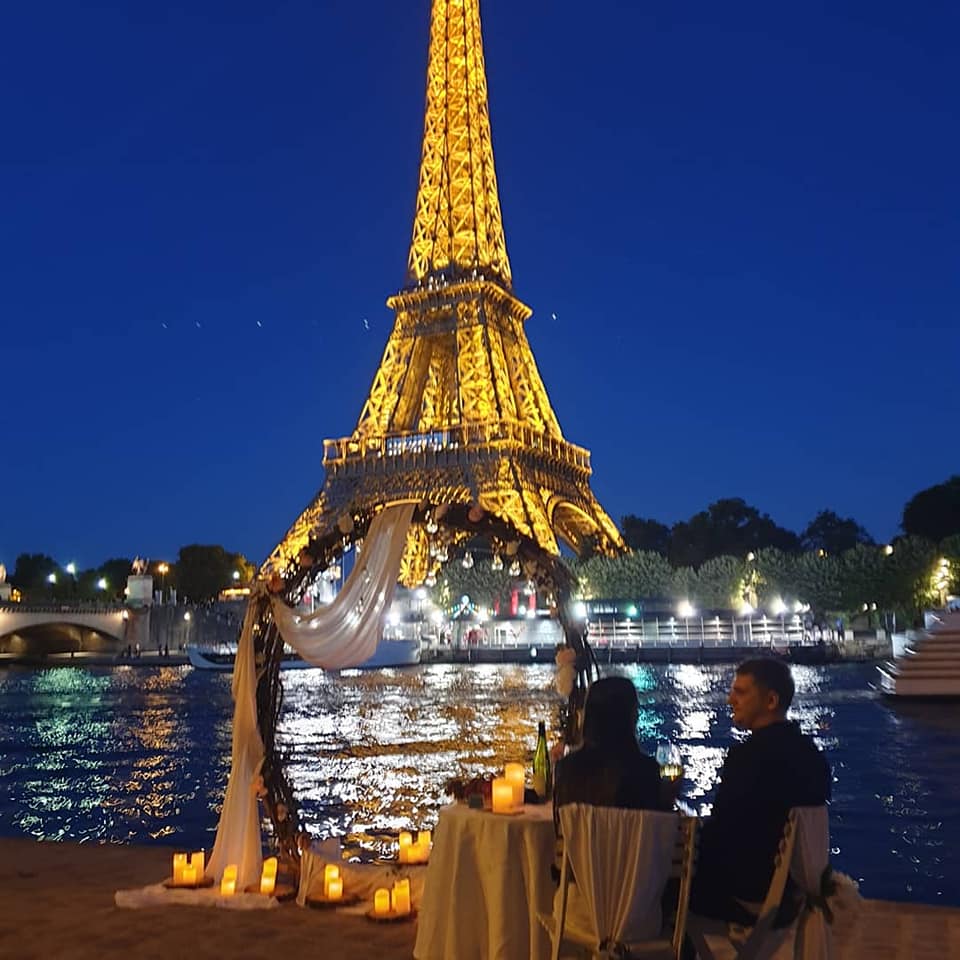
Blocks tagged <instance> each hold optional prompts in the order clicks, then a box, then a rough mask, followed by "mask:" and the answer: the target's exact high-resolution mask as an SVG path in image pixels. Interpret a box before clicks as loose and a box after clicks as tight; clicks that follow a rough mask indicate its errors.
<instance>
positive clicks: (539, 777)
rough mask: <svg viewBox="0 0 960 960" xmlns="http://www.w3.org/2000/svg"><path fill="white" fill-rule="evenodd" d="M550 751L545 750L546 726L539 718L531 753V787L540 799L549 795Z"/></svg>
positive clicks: (542, 799)
mask: <svg viewBox="0 0 960 960" xmlns="http://www.w3.org/2000/svg"><path fill="white" fill-rule="evenodd" d="M550 787H551V782H550V751H549V750H547V728H546V725H545V724H544V722H543V721H542V720H541V721H540V725H539V727H538V729H537V749H536V750H535V751H534V754H533V789H534V792H535V793H536V795H537V796H538V797H539V798H540V800H541V801H545V800H546V799H547V798H548V797H549V796H550Z"/></svg>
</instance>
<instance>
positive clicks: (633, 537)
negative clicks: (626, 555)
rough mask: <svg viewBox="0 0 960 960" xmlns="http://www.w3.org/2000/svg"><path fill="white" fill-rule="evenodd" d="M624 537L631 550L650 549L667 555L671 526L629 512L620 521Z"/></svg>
mask: <svg viewBox="0 0 960 960" xmlns="http://www.w3.org/2000/svg"><path fill="white" fill-rule="evenodd" d="M620 526H621V527H622V528H623V539H624V540H625V541H626V544H627V546H628V547H629V548H630V549H631V550H650V551H653V552H654V553H659V554H661V555H662V556H664V557H665V556H666V555H667V554H668V553H669V551H670V528H669V527H668V526H667V525H666V524H665V523H660V521H659V520H647V519H646V518H644V517H635V516H634V515H633V514H632V513H628V514H627V515H626V516H625V517H623V518H622V519H621V521H620Z"/></svg>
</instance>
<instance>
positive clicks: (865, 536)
mask: <svg viewBox="0 0 960 960" xmlns="http://www.w3.org/2000/svg"><path fill="white" fill-rule="evenodd" d="M800 542H801V544H802V545H803V549H804V550H813V551H817V550H826V552H827V553H843V552H844V550H852V549H853V548H854V547H856V546H857V545H858V544H872V543H873V542H874V541H873V538H872V537H871V536H870V534H869V533H867V531H866V530H865V529H864V528H863V527H861V526H860V524H859V523H857V522H856V520H852V519H850V518H849V517H846V518H844V517H839V516H837V514H835V513H834V512H833V511H832V510H821V511H820V512H819V513H818V514H817V515H816V516H815V517H814V518H813V519H812V520H811V521H810V522H809V523H808V524H807V528H806V530H804V531H803V533H802V534H801V535H800Z"/></svg>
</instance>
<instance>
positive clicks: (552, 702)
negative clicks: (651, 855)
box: [0, 664, 960, 903]
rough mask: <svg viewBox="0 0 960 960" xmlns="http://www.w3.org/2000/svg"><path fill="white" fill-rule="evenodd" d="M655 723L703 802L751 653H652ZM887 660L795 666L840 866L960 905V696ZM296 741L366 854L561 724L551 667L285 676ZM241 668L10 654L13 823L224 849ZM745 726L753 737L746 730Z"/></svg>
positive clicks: (3, 730)
mask: <svg viewBox="0 0 960 960" xmlns="http://www.w3.org/2000/svg"><path fill="white" fill-rule="evenodd" d="M612 672H619V673H622V674H624V675H626V676H628V677H630V678H631V679H632V681H633V682H634V684H635V685H636V687H637V690H638V694H639V697H640V703H641V710H640V720H639V725H638V733H639V736H640V738H641V740H642V742H643V744H644V746H645V748H646V749H647V750H648V751H650V752H651V753H652V752H653V751H654V750H655V748H656V745H657V743H658V742H659V741H661V740H670V741H672V742H674V743H676V744H677V745H678V746H679V747H680V749H681V752H682V755H683V760H684V764H685V767H686V775H687V780H686V782H685V784H684V796H685V798H686V799H687V801H688V802H689V803H690V805H691V806H693V807H694V808H696V809H698V810H699V811H701V812H706V811H708V810H709V803H710V798H711V792H712V789H713V786H714V784H715V780H716V774H717V770H718V768H719V766H720V764H721V763H722V761H723V755H724V750H725V749H726V747H727V746H728V745H729V743H730V741H731V730H730V723H729V719H728V712H727V708H726V703H725V701H726V691H727V688H728V686H729V683H730V678H731V675H732V668H730V667H699V666H691V665H682V666H681V665H676V666H662V667H661V666H651V665H646V664H635V665H630V666H626V667H622V668H619V669H617V670H614V671H612ZM872 674H873V669H872V668H871V667H869V666H849V665H848V666H841V667H808V666H800V667H795V668H794V676H795V679H796V683H797V699H796V701H795V704H794V710H793V716H794V718H795V719H797V720H799V721H800V723H801V725H802V727H803V729H804V730H805V731H806V732H808V733H810V734H812V735H813V736H814V737H816V739H817V741H818V743H819V744H820V745H821V747H822V748H823V749H824V750H825V751H826V752H827V754H828V756H829V759H830V762H831V764H832V765H833V770H834V777H835V783H834V804H833V809H832V811H831V821H832V830H833V836H832V843H833V848H834V855H833V859H834V865H835V866H836V867H837V868H838V869H841V870H843V871H845V872H847V873H850V874H851V875H852V876H854V877H856V878H858V879H861V881H862V888H863V891H864V893H865V894H866V895H868V896H875V897H887V898H891V899H907V900H921V901H930V902H951V903H960V895H958V894H957V893H956V892H955V891H954V890H953V884H950V885H949V886H948V885H947V884H946V882H945V878H946V877H949V876H954V877H956V876H957V875H960V844H958V842H957V841H958V840H960V828H958V825H957V818H956V814H955V811H956V809H957V805H958V802H960V739H958V736H957V734H958V733H960V710H958V709H957V708H956V707H953V706H949V705H944V706H937V705H932V706H931V705H920V706H908V705H905V706H900V705H898V706H896V707H891V706H890V705H888V704H887V703H885V702H883V701H881V700H879V699H878V698H877V697H876V695H875V694H874V692H873V691H872V690H871V689H870V687H869V682H870V681H871V680H872ZM284 691H285V695H284V696H285V702H284V712H283V721H282V726H281V741H282V743H283V746H284V748H285V749H286V750H287V752H288V754H289V757H290V763H289V769H290V773H291V777H292V779H293V782H294V785H295V789H296V792H297V796H298V798H299V800H300V802H301V804H302V807H303V813H304V819H305V822H306V824H307V826H308V827H309V828H310V829H311V831H313V832H314V833H316V834H318V835H320V834H324V835H326V834H337V835H341V836H344V838H345V841H346V843H347V845H348V846H349V847H351V848H352V849H354V850H356V851H357V852H360V853H361V854H362V855H364V856H370V855H373V854H375V853H384V852H386V851H387V850H388V849H389V846H390V839H391V837H393V836H395V835H396V831H397V830H399V829H401V828H406V827H422V826H427V825H430V824H431V823H432V822H433V821H434V820H435V819H436V811H437V809H438V807H439V806H440V805H441V804H442V803H444V802H446V798H445V796H444V794H443V785H444V782H445V781H446V780H447V779H448V778H449V777H452V776H474V775H477V774H480V773H484V772H489V771H492V770H495V769H496V768H499V767H501V766H502V765H503V763H504V762H506V761H508V760H513V759H529V757H530V755H531V753H532V750H533V746H534V741H535V738H536V727H537V721H538V720H541V719H545V720H547V721H548V724H549V725H550V726H554V725H555V722H556V713H557V707H558V700H557V697H556V694H555V693H554V691H553V669H552V667H549V666H540V665H532V666H510V665H497V666H479V665H474V666H450V665H446V666H444V665H433V666H429V667H420V668H414V669H407V670H403V671H399V670H381V671H372V672H362V671H343V672H342V673H340V674H339V675H337V674H325V673H323V672H321V671H315V670H310V671H291V672H289V673H287V674H284ZM231 712H232V701H231V698H230V677H229V676H228V675H224V674H217V673H198V672H195V671H192V670H190V669H189V668H142V669H139V668H138V669H133V668H130V667H116V668H109V669H108V668H103V669H90V670H82V669H71V668H63V669H51V670H45V671H30V670H19V669H8V670H3V671H0V743H2V747H0V782H2V784H3V786H4V789H3V791H2V792H0V833H3V834H4V835H8V836H14V835H22V834H30V835H34V836H37V837H45V838H49V839H66V838H71V839H78V840H88V839H90V840H98V841H112V842H152V841H159V842H164V843H175V844H179V845H183V846H187V847H192V846H200V845H206V846H208V847H209V846H210V844H211V843H212V839H213V831H214V830H215V828H216V822H217V816H218V812H219V805H220V802H221V800H222V797H223V790H224V787H225V784H226V777H227V773H228V771H229V763H230V715H231ZM732 735H733V736H740V734H737V733H733V734H732Z"/></svg>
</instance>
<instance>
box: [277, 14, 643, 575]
mask: <svg viewBox="0 0 960 960" xmlns="http://www.w3.org/2000/svg"><path fill="white" fill-rule="evenodd" d="M387 305H388V306H389V307H390V308H391V309H392V310H393V311H394V312H395V313H396V320H395V322H394V326H393V331H392V333H391V334H390V338H389V340H388V341H387V345H386V349H385V350H384V353H383V359H382V360H381V362H380V367H379V369H378V370H377V373H376V376H375V377H374V379H373V385H372V386H371V388H370V393H369V396H368V398H367V401H366V403H365V404H364V406H363V409H362V411H361V413H360V419H359V420H358V422H357V426H356V429H355V430H354V431H353V433H352V434H351V435H350V436H349V437H346V438H343V439H339V440H327V441H325V442H324V458H323V466H324V470H325V474H326V478H325V484H324V487H323V489H322V490H321V491H320V492H319V493H318V494H317V496H316V497H315V498H314V500H313V501H312V502H311V503H310V505H309V506H308V507H307V509H306V510H304V512H303V513H302V514H301V515H300V517H299V518H298V519H297V521H296V522H295V523H294V524H293V526H292V527H291V528H290V530H289V531H288V533H287V535H286V536H285V538H284V539H283V541H282V542H281V543H280V544H279V545H278V546H277V547H276V549H275V550H274V551H273V553H272V554H271V556H270V558H269V559H268V560H267V562H266V564H265V565H264V568H265V569H266V570H271V571H274V572H283V571H287V570H289V569H290V568H291V567H292V566H293V565H294V564H296V563H297V558H298V557H299V556H301V555H302V552H303V551H304V550H305V548H307V547H308V546H309V544H310V543H311V542H312V541H315V540H317V539H322V538H323V537H324V536H325V535H328V534H329V533H330V532H331V531H332V532H333V534H336V533H337V524H338V523H339V524H340V530H341V531H342V532H343V533H347V531H348V530H351V529H352V521H351V517H352V516H354V515H361V514H364V513H366V514H369V513H371V512H372V511H373V510H374V509H375V508H376V507H377V506H379V505H386V504H391V503H397V502H404V501H405V502H411V501H416V502H419V503H426V504H433V505H451V504H452V505H472V506H471V518H474V517H478V516H480V515H491V516H493V517H495V518H498V520H499V521H502V522H503V525H504V526H505V528H506V529H509V530H511V531H514V532H515V533H516V534H517V535H518V536H519V537H523V538H527V539H528V540H529V541H532V542H533V543H535V544H536V545H537V546H538V547H539V549H540V550H542V551H545V552H546V553H548V554H551V555H554V556H557V555H558V554H559V552H560V548H559V541H564V542H565V543H566V544H567V545H568V546H569V547H570V548H571V549H573V550H574V551H575V552H576V553H578V554H581V555H582V554H584V553H588V552H591V551H598V552H603V553H608V554H612V553H616V552H619V551H620V550H622V549H624V545H623V540H622V538H621V536H620V533H619V531H618V530H617V528H616V526H615V525H614V523H613V522H612V520H611V519H610V517H609V516H607V514H606V513H605V512H604V510H603V508H602V507H601V506H600V504H599V503H598V501H597V500H596V498H595V497H594V495H593V493H592V491H591V490H590V484H589V480H590V475H591V472H592V471H591V467H590V454H589V452H588V451H587V450H585V449H583V448H582V447H578V446H575V445H574V444H572V443H570V442H568V441H567V440H565V439H564V437H563V434H562V432H561V430H560V424H559V423H558V422H557V418H556V415H555V414H554V412H553V408H552V407H551V405H550V400H549V398H548V396H547V392H546V389H545V388H544V385H543V381H542V380H541V377H540V373H539V371H538V370H537V365H536V362H535V361H534V358H533V353H532V351H531V349H530V344H529V342H528V340H527V337H526V333H525V331H524V323H525V321H526V320H527V319H528V318H529V317H530V316H531V314H532V311H531V310H530V308H529V307H527V306H526V305H525V304H523V303H522V302H521V301H520V300H518V299H517V298H516V297H515V296H514V294H513V280H512V274H511V270H510V261H509V259H508V257H507V246H506V241H505V238H504V230H503V217H502V214H501V212H500V198H499V194H498V191H497V179H496V172H495V169H494V162H493V146H492V142H491V133H490V114H489V106H488V98H487V79H486V70H485V67H484V56H483V43H482V38H481V29H480V4H479V0H433V7H432V13H431V26H430V53H429V63H428V68H427V102H426V119H425V123H424V133H423V151H422V158H421V162H420V180H419V189H418V192H417V202H416V212H415V217H414V224H413V239H412V242H411V244H410V253H409V257H408V261H407V277H406V284H405V286H404V288H403V289H402V290H401V291H400V292H399V293H397V294H395V295H394V296H392V297H390V298H389V299H388V300H387ZM443 509H446V507H444V508H443ZM420 519H421V520H422V519H423V515H422V514H421V517H420ZM427 540H428V538H427V537H426V536H425V535H424V533H423V526H422V524H415V525H414V526H413V527H411V530H410V534H409V536H408V542H407V550H406V554H405V556H404V562H403V566H402V569H401V581H402V582H403V583H405V584H407V585H414V584H418V583H420V582H422V581H423V579H424V576H425V574H426V573H427V568H428V564H429V562H430V561H429V557H428V552H427V551H428V543H427Z"/></svg>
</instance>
